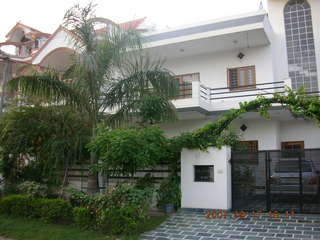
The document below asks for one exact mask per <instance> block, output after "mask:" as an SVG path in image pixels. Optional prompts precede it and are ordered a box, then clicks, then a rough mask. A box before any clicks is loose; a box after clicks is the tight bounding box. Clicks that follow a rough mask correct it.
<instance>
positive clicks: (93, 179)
mask: <svg viewBox="0 0 320 240" xmlns="http://www.w3.org/2000/svg"><path fill="white" fill-rule="evenodd" d="M94 122H95V121H94ZM96 127H97V124H96V123H94V124H93V126H92V138H95V137H96ZM97 160H98V159H97V154H96V153H95V152H91V153H90V164H96V163H97V162H98V161H97ZM98 191H99V182H98V174H97V173H91V172H90V171H89V173H88V180H87V193H89V194H95V193H98Z"/></svg>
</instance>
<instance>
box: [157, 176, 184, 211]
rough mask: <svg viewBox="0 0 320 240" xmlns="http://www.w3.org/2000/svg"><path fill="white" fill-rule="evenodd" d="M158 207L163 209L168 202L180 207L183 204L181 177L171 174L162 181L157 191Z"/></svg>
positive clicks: (176, 207)
mask: <svg viewBox="0 0 320 240" xmlns="http://www.w3.org/2000/svg"><path fill="white" fill-rule="evenodd" d="M157 200H158V203H157V205H158V208H160V209H163V208H164V206H165V205H166V204H169V203H171V204H173V205H174V207H175V209H178V208H179V207H180V204H181V184H180V177H179V176H177V175H174V174H171V175H170V176H169V177H168V178H166V179H165V180H163V181H162V183H161V185H160V188H159V189H158V191H157Z"/></svg>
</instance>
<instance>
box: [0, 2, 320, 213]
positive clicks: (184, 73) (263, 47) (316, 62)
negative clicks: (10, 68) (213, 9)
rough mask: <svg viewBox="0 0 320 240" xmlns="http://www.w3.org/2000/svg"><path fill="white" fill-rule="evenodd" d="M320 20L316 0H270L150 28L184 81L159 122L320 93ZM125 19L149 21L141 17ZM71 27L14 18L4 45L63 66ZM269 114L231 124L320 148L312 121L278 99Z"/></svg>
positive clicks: (152, 51)
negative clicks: (172, 112)
mask: <svg viewBox="0 0 320 240" xmlns="http://www.w3.org/2000/svg"><path fill="white" fill-rule="evenodd" d="M319 23H320V1H319V0H268V7H267V10H259V11H257V12H253V13H248V14H242V15H238V16H233V17H227V18H222V19H215V20H210V21H206V22H201V23H196V24H192V25H188V26H182V27H177V28H173V29H166V30H163V31H149V32H147V33H145V36H146V41H145V43H144V45H143V49H144V51H146V52H147V53H148V54H149V55H150V56H153V57H155V58H159V57H160V58H165V59H166V62H165V67H166V68H168V69H169V70H171V71H172V72H174V73H175V75H176V77H177V81H179V85H180V93H179V97H178V98H177V99H176V100H174V101H173V103H174V105H175V107H176V109H177V111H178V117H179V120H178V121H177V122H174V123H165V124H162V125H161V128H163V129H164V131H165V133H166V134H167V135H168V136H176V135H179V134H181V133H184V132H190V131H192V130H195V129H197V128H200V127H202V126H204V125H205V124H206V123H209V122H213V121H215V120H217V119H218V118H219V116H220V115H221V113H223V112H225V111H228V110H229V109H231V108H238V107H239V102H243V101H250V100H254V99H255V98H256V97H257V96H258V95H262V96H265V97H270V96H272V95H273V94H274V93H280V94H285V88H286V87H289V88H292V89H293V90H299V89H300V88H301V87H303V88H304V89H305V91H306V93H308V94H312V95H319V93H320V92H319V87H320V27H319V25H318V24H319ZM121 26H123V27H130V26H134V27H135V28H144V19H138V20H135V21H132V22H128V23H123V24H122V25H121ZM97 34H99V31H98V32H97ZM71 35H72V32H69V31H68V30H67V29H65V28H63V27H61V26H60V27H59V28H58V29H57V30H56V31H55V32H54V33H53V34H46V33H42V32H41V31H39V30H36V29H33V28H31V27H28V26H26V25H23V24H21V23H17V25H16V26H14V28H13V29H12V30H11V31H10V32H9V33H8V35H7V41H6V42H4V43H0V46H3V45H14V46H15V47H16V54H15V55H12V56H11V59H13V60H15V61H17V62H19V61H22V62H27V63H29V64H31V65H33V66H36V67H39V68H43V67H54V68H57V69H59V70H63V69H65V68H66V67H67V66H68V64H70V56H71V55H72V54H73V51H74V46H73V44H72V41H71V37H70V36H71ZM27 68H28V67H26V68H22V69H20V70H19V71H20V74H23V71H26V70H27ZM270 115H271V118H270V119H263V118H261V117H260V116H259V114H257V113H247V114H244V115H243V116H242V117H241V118H240V119H237V120H235V121H234V123H233V125H232V128H233V129H234V130H235V131H236V132H238V133H239V134H240V136H241V138H242V140H243V144H244V145H246V146H247V148H248V150H249V151H252V152H257V151H265V150H282V149H283V150H290V149H300V150H304V149H318V148H320V141H319V140H320V128H319V127H318V126H316V124H315V122H314V121H312V120H309V119H305V118H304V117H303V116H301V117H296V116H295V117H294V116H292V114H291V113H290V111H288V110H287V109H285V108H280V107H279V106H274V108H273V109H272V110H271V111H270ZM190 162H192V160H190ZM319 162H320V161H319ZM318 167H319V169H317V171H320V166H318ZM318 167H317V168H318ZM218 170H219V169H217V171H218ZM215 171H216V170H215ZM228 171H229V170H228ZM257 171H258V170H257ZM215 174H216V172H215ZM217 174H219V172H217ZM256 175H257V174H256ZM226 188H228V189H230V186H229V187H226ZM228 191H229V190H228ZM188 192H190V191H188ZM228 201H229V200H228ZM186 202H190V201H186ZM228 206H229V205H228ZM186 207H188V205H186ZM193 207H194V206H193ZM227 208H228V207H227Z"/></svg>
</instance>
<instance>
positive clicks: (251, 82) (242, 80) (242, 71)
mask: <svg viewBox="0 0 320 240" xmlns="http://www.w3.org/2000/svg"><path fill="white" fill-rule="evenodd" d="M228 85H229V88H230V89H231V90H243V89H251V88H256V70H255V66H249V67H240V68H230V69H228Z"/></svg>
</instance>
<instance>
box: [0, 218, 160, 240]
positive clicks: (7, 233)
mask: <svg viewBox="0 0 320 240" xmlns="http://www.w3.org/2000/svg"><path fill="white" fill-rule="evenodd" d="M165 219H166V216H157V217H151V219H150V220H149V221H147V223H146V224H144V225H142V226H141V227H140V228H139V232H140V233H143V232H146V231H150V230H152V229H154V228H156V227H157V226H158V225H159V224H160V223H162V222H163V221H164V220H165ZM0 236H3V237H8V238H12V239H15V240H88V239H90V240H115V239H121V240H137V239H139V235H131V236H122V237H111V236H107V235H104V234H102V233H99V232H92V231H84V230H80V229H79V228H77V227H75V226H72V225H58V224H45V223H42V222H40V221H37V220H30V219H24V218H16V217H7V216H0Z"/></svg>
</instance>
